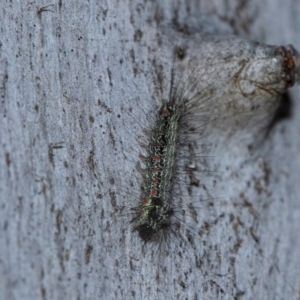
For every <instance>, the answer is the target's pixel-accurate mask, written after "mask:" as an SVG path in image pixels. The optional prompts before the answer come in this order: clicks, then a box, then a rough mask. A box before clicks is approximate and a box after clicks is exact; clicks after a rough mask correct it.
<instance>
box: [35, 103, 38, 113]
mask: <svg viewBox="0 0 300 300" xmlns="http://www.w3.org/2000/svg"><path fill="white" fill-rule="evenodd" d="M34 109H35V111H36V112H37V113H38V112H39V106H38V105H37V104H36V105H35V106H34Z"/></svg>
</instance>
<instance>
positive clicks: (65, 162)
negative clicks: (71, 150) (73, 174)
mask: <svg viewBox="0 0 300 300" xmlns="http://www.w3.org/2000/svg"><path fill="white" fill-rule="evenodd" d="M64 167H65V168H66V169H68V167H69V165H68V162H67V161H64Z"/></svg>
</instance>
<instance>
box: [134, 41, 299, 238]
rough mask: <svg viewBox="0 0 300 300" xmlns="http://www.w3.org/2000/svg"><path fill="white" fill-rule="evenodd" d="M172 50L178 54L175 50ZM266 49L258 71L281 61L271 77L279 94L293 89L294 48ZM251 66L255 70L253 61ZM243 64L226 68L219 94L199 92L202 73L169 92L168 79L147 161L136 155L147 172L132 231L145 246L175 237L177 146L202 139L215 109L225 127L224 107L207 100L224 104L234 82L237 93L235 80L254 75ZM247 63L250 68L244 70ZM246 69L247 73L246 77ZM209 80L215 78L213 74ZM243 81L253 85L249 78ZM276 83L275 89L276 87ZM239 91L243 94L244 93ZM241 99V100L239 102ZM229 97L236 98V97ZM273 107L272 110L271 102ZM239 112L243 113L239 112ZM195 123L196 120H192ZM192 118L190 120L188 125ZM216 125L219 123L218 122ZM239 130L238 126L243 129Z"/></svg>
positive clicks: (237, 114) (238, 114)
mask: <svg viewBox="0 0 300 300" xmlns="http://www.w3.org/2000/svg"><path fill="white" fill-rule="evenodd" d="M257 47H258V46H257ZM270 48H271V47H270ZM177 50H179V51H180V52H182V49H180V48H178V49H177ZM268 50H269V52H270V53H272V55H273V57H269V60H267V58H265V57H263V58H262V59H261V60H260V61H259V59H258V64H259V63H261V62H262V61H263V60H265V62H264V63H265V66H263V69H264V70H265V71H266V70H267V69H268V68H270V65H271V64H270V60H271V59H273V60H279V59H280V61H279V62H278V61H276V65H277V67H278V70H279V68H281V70H280V71H281V73H279V72H278V74H276V76H277V78H281V80H282V81H283V83H284V84H282V87H283V88H284V89H285V88H287V87H289V86H292V85H293V84H294V82H295V80H296V76H297V72H296V63H295V61H294V58H293V57H295V55H297V54H296V52H295V50H294V49H293V48H284V47H279V48H276V47H272V48H271V49H268ZM268 54H269V53H268ZM181 55H182V53H181ZM253 61H254V65H255V63H256V62H255V59H254V60H253ZM243 63H244V65H242V66H241V67H240V68H236V69H235V70H234V72H232V70H230V69H229V70H230V71H229V72H228V73H231V74H233V76H232V77H230V80H229V81H223V83H222V84H223V86H222V85H221V86H220V87H219V88H218V89H216V87H215V85H214V84H213V83H212V82H210V83H209V84H208V85H207V86H206V87H205V88H200V86H201V84H199V82H198V79H197V77H196V76H197V75H199V71H200V72H201V71H202V70H199V69H196V71H195V70H194V71H193V73H191V74H190V75H189V76H188V77H187V79H186V81H184V84H181V86H180V84H177V85H176V88H174V86H172V84H174V82H173V80H172V82H171V92H170V98H169V99H168V100H167V101H163V104H162V105H161V107H160V108H159V111H158V114H157V116H156V123H155V125H154V128H153V130H152V132H151V133H150V142H149V148H148V157H143V156H141V157H142V159H143V161H144V163H145V165H146V168H145V170H144V171H142V174H143V183H142V186H141V196H140V202H139V204H138V206H137V207H136V208H135V209H134V211H135V215H134V217H133V219H132V223H133V230H134V231H137V232H138V234H139V236H140V238H141V239H142V240H143V241H144V242H153V241H162V240H164V241H165V240H167V239H168V236H169V234H175V233H176V232H177V231H178V226H177V225H178V223H176V222H174V221H172V219H174V214H175V211H174V208H173V206H172V203H174V197H176V196H175V195H174V194H173V193H174V186H176V184H177V182H178V181H179V180H178V178H176V173H177V172H178V163H177V161H178V159H180V155H179V156H178V153H179V152H180V150H178V147H180V146H181V147H182V146H183V145H187V144H188V143H189V142H191V141H189V140H188V138H187V136H189V134H190V133H193V138H194V139H195V138H198V139H201V134H203V132H204V131H205V128H204V127H205V126H204V124H205V125H210V123H212V126H215V124H213V123H214V122H213V121H212V119H213V118H212V115H217V113H216V111H217V110H219V112H218V115H220V116H218V118H219V119H221V122H223V123H226V116H225V118H224V117H223V118H222V116H224V115H225V114H226V113H228V112H226V109H224V108H223V110H224V111H222V112H221V113H220V108H221V109H222V106H223V104H222V103H221V104H219V103H217V104H215V103H210V101H212V100H211V99H212V98H214V101H215V102H216V99H218V98H220V95H222V97H223V99H224V97H225V96H224V94H225V93H224V90H225V91H226V93H229V89H231V88H232V87H230V86H229V84H228V82H230V83H231V84H232V82H233V81H236V84H240V86H239V89H240V90H241V89H242V87H241V85H242V84H243V82H242V81H243V79H239V78H238V77H242V78H243V76H242V73H243V71H244V70H245V69H247V68H248V69H249V70H250V71H251V72H253V70H252V69H254V67H253V66H251V61H250V63H249V61H248V62H246V63H245V62H243ZM252 63H253V62H252ZM247 64H249V65H250V66H249V65H248V66H247ZM249 70H247V71H246V74H247V72H248V71H249ZM271 71H274V69H273V68H270V70H269V72H271ZM197 72H198V74H197ZM212 75H213V77H214V76H215V75H216V74H212ZM252 76H253V74H252ZM263 76H265V77H268V76H269V74H268V73H265V74H263ZM263 76H262V75H261V74H258V75H257V77H258V78H263ZM273 79H274V78H273ZM273 79H272V80H273ZM181 80H182V79H181ZM248 80H249V81H251V80H252V81H254V80H253V79H252V78H250V79H248ZM268 80H269V79H268ZM275 83H276V84H278V82H275ZM271 84H274V82H271ZM271 84H270V85H271ZM254 86H255V87H256V88H257V89H259V88H261V89H265V90H267V89H268V90H267V92H268V93H270V94H273V96H276V94H280V93H281V91H275V89H274V88H273V87H272V89H271V88H270V87H269V88H268V87H266V86H265V87H263V86H262V85H260V83H259V82H255V85H254ZM278 86H279V84H278ZM199 88H200V90H199ZM249 88H250V89H251V91H250V92H251V94H252V93H253V92H254V87H250V85H249V86H247V84H245V91H246V89H249ZM172 89H173V90H172ZM223 89H224V90H223ZM226 89H227V90H226ZM274 91H275V92H274ZM241 92H242V93H243V91H241ZM246 92H247V93H249V91H246ZM273 92H274V93H273ZM242 93H241V94H242ZM246 96H247V95H246ZM246 96H245V95H244V98H245V97H246ZM233 97H236V95H234V96H233ZM239 101H241V99H239ZM236 102H237V101H236ZM267 104H268V103H267ZM247 105H248V103H246V102H245V103H243V104H242V107H243V110H245V107H246V106H247ZM251 105H253V104H251ZM272 105H273V106H274V103H273V104H272ZM234 109H236V108H234ZM253 109H254V110H255V107H254V108H252V110H253ZM242 112H243V113H244V114H245V112H244V111H242ZM246 112H247V111H246ZM234 113H235V114H233V115H229V118H236V119H239V118H241V117H242V118H244V116H243V114H241V112H237V111H235V112H234ZM241 115H242V116H241ZM196 118H197V120H196V121H195V119H196ZM227 118H228V117H227ZM191 119H194V120H193V123H192V122H191ZM248 119H249V117H248ZM254 119H255V122H257V119H256V118H254ZM218 121H219V122H220V120H218ZM229 122H231V120H229ZM247 122H249V120H247ZM241 123H242V122H241ZM197 125H198V127H200V128H201V129H202V132H201V133H200V132H195V127H196V126H197ZM240 126H241V127H242V125H240ZM229 129H230V128H229ZM189 131H190V132H189ZM177 196H178V195H177ZM176 220H178V218H176ZM172 226H174V227H172Z"/></svg>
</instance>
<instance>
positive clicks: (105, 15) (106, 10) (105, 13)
mask: <svg viewBox="0 0 300 300" xmlns="http://www.w3.org/2000/svg"><path fill="white" fill-rule="evenodd" d="M107 12H108V9H105V10H103V18H102V20H103V21H105V19H106V17H107Z"/></svg>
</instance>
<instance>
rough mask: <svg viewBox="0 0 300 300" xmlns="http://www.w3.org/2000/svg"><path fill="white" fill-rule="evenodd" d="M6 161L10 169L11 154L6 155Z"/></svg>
mask: <svg viewBox="0 0 300 300" xmlns="http://www.w3.org/2000/svg"><path fill="white" fill-rule="evenodd" d="M5 161H6V165H7V167H8V168H9V166H10V163H11V160H10V155H9V153H8V152H7V153H5Z"/></svg>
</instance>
